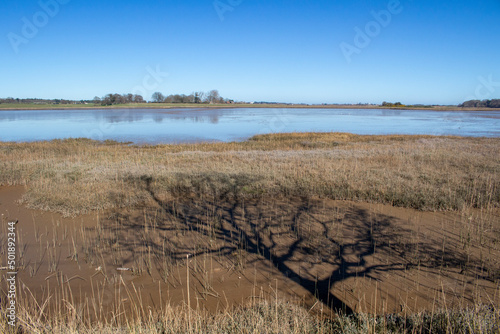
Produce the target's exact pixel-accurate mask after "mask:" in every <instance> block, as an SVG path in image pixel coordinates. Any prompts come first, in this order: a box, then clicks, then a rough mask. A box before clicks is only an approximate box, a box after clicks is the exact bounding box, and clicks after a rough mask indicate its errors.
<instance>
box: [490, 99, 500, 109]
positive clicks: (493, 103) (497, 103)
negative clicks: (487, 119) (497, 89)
mask: <svg viewBox="0 0 500 334" xmlns="http://www.w3.org/2000/svg"><path fill="white" fill-rule="evenodd" d="M488 108H500V99H493V100H489V101H488Z"/></svg>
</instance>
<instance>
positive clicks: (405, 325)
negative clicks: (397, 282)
mask: <svg viewBox="0 0 500 334" xmlns="http://www.w3.org/2000/svg"><path fill="white" fill-rule="evenodd" d="M133 293H134V292H132V294H133ZM26 297H27V299H26V300H27V301H26V302H23V304H22V305H20V308H19V313H18V321H17V326H16V327H15V328H13V327H10V326H9V325H8V324H7V323H6V321H5V316H4V315H3V312H4V311H3V308H2V309H0V312H1V313H2V316H1V317H0V331H1V332H2V333H5V334H10V333H33V334H45V333H47V334H48V333H51V334H52V333H53V334H62V333H83V334H94V333H124V334H125V333H144V334H153V333H154V334H156V333H158V334H160V333H162V334H164V333H228V334H229V333H291V334H299V333H349V334H350V333H352V334H357V333H359V334H361V333H412V334H413V333H415V334H416V333H478V334H487V333H488V334H489V333H491V334H493V333H498V330H499V328H500V313H499V311H498V310H497V309H494V308H492V307H487V306H482V305H478V306H476V307H474V308H467V309H455V310H439V311H436V312H421V313H414V314H411V315H404V314H384V315H379V316H374V315H371V314H365V313H359V314H355V315H350V316H347V315H338V316H335V317H331V318H325V317H319V316H318V315H314V314H311V313H310V312H308V311H307V310H306V309H305V308H303V307H301V306H298V305H295V304H292V303H288V302H286V301H284V300H276V301H272V302H271V301H264V302H260V303H258V304H255V305H249V306H246V307H238V308H235V309H232V310H226V311H224V312H220V313H217V314H206V313H204V312H202V311H196V310H191V309H189V310H188V309H187V307H176V308H174V307H170V306H168V305H167V306H165V308H164V309H162V310H161V311H155V312H143V310H141V309H140V307H137V308H136V310H137V313H136V314H135V315H129V316H127V317H126V318H125V319H124V321H123V323H120V324H117V323H115V322H114V321H103V322H91V321H85V320H84V318H83V317H82V314H83V313H85V310H86V309H87V310H89V309H90V308H92V307H99V306H98V305H99V304H98V303H99V301H98V300H92V301H91V302H89V304H91V306H89V305H86V306H85V305H84V306H83V307H81V306H77V305H74V304H73V303H71V301H65V302H61V304H62V305H60V308H59V310H60V311H61V312H60V313H54V314H49V313H50V312H49V311H48V309H47V307H46V303H43V304H38V303H36V302H33V301H29V298H30V297H29V296H26ZM131 297H133V296H132V295H131ZM94 298H96V299H98V297H94ZM96 305H97V306H96ZM117 311H120V309H118V310H117Z"/></svg>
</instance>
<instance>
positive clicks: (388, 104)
mask: <svg viewBox="0 0 500 334" xmlns="http://www.w3.org/2000/svg"><path fill="white" fill-rule="evenodd" d="M382 107H388V108H432V107H433V106H432V105H427V104H408V105H407V104H402V103H401V102H395V103H392V102H386V101H384V102H382Z"/></svg>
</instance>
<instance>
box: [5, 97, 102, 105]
mask: <svg viewBox="0 0 500 334" xmlns="http://www.w3.org/2000/svg"><path fill="white" fill-rule="evenodd" d="M88 102H92V101H88V100H79V101H75V100H65V99H36V98H28V99H20V98H13V97H7V98H4V99H2V98H0V104H2V103H19V104H84V103H88Z"/></svg>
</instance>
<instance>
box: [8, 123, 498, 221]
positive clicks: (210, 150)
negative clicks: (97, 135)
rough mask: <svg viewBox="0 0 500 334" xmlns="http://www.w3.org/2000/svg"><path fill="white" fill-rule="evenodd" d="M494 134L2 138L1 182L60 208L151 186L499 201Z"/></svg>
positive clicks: (427, 201) (454, 203)
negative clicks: (191, 140) (137, 140)
mask: <svg viewBox="0 0 500 334" xmlns="http://www.w3.org/2000/svg"><path fill="white" fill-rule="evenodd" d="M499 143H500V139H498V138H459V137H431V136H358V135H352V134H343V133H307V134H303V133H295V134H274V135H262V136H256V137H253V138H251V139H250V140H248V141H246V142H233V143H213V144H210V143H199V144H181V145H158V146H131V145H126V144H120V143H115V142H109V141H108V142H95V141H90V140H87V139H67V140H54V141H50V142H34V143H1V144H0V185H15V184H22V185H26V186H27V188H28V192H27V194H26V196H25V197H24V202H25V203H26V204H27V205H28V206H29V207H31V208H38V209H43V210H50V211H57V212H60V213H62V214H64V215H66V216H71V215H78V214H82V213H88V212H92V211H95V210H105V209H109V208H114V207H130V206H134V205H138V204H141V203H144V202H146V201H147V200H148V199H149V198H150V194H149V193H148V191H147V189H146V186H147V184H146V180H147V181H148V182H150V183H149V186H150V187H151V189H153V190H154V191H155V193H157V194H159V195H161V196H164V197H169V196H170V197H171V196H174V197H182V196H186V195H189V196H191V195H192V194H196V195H197V196H199V197H211V198H221V199H223V198H229V197H231V198H258V197H266V196H267V197H268V196H272V197H283V198H287V197H290V196H300V197H321V198H330V199H339V200H356V201H369V202H379V203H387V204H391V205H394V206H401V207H409V208H415V209H419V210H461V209H463V208H466V207H475V208H486V207H490V206H498V205H499V203H500V163H499V160H498V158H497V157H498V156H500V145H499Z"/></svg>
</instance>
